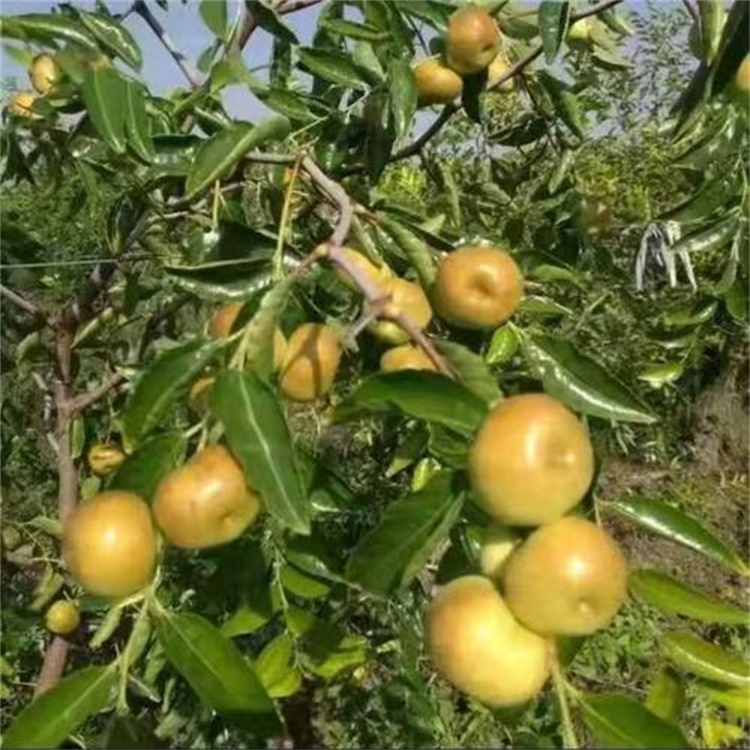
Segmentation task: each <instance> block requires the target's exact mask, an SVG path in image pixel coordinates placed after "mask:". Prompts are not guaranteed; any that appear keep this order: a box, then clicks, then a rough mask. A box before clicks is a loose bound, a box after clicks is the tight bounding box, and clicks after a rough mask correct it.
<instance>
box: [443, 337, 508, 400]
mask: <svg viewBox="0 0 750 750" xmlns="http://www.w3.org/2000/svg"><path fill="white" fill-rule="evenodd" d="M435 347H436V348H437V350H438V351H439V352H440V353H441V354H442V355H443V356H444V357H445V358H446V359H447V360H448V362H449V363H450V365H451V367H452V369H453V370H454V372H455V373H456V374H457V375H458V379H459V381H460V382H461V383H462V384H463V385H465V386H466V387H467V388H468V389H469V390H470V391H471V392H472V393H475V394H476V395H477V396H479V398H481V399H482V401H484V402H486V403H487V405H488V406H491V405H492V404H494V403H495V401H497V400H498V399H500V398H502V395H503V394H502V393H501V392H500V388H499V386H498V384H497V378H496V377H495V376H494V375H493V374H492V372H491V371H490V368H489V367H488V366H487V363H486V362H485V361H484V360H483V359H482V358H481V357H480V356H479V355H478V354H474V352H472V351H471V349H468V348H467V347H465V346H462V345H461V344H456V343H455V342H453V341H443V340H442V339H438V340H436V341H435Z"/></svg>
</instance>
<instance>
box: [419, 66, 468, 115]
mask: <svg viewBox="0 0 750 750" xmlns="http://www.w3.org/2000/svg"><path fill="white" fill-rule="evenodd" d="M414 80H415V82H416V84H417V95H418V100H419V106H421V107H426V106H429V105H431V104H448V103H449V102H452V101H453V100H454V99H457V98H458V97H459V96H461V93H462V92H463V89H464V81H463V78H461V76H460V75H458V73H456V72H455V71H454V70H451V68H449V67H448V66H447V65H445V64H443V62H442V61H440V60H438V59H437V58H434V57H430V58H428V59H427V60H422V61H421V62H419V63H417V65H416V66H415V67H414Z"/></svg>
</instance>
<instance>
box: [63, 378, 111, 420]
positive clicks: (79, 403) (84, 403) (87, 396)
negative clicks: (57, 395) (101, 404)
mask: <svg viewBox="0 0 750 750" xmlns="http://www.w3.org/2000/svg"><path fill="white" fill-rule="evenodd" d="M124 382H125V376H124V375H121V374H120V373H118V372H116V373H113V374H112V375H110V376H109V377H108V378H106V379H105V380H104V381H103V382H102V383H101V384H100V385H98V386H97V387H96V388H94V389H93V390H91V391H89V392H88V393H81V394H80V395H79V396H75V397H74V398H72V399H71V400H70V401H69V402H68V404H67V408H68V409H69V410H70V411H71V412H72V413H73V414H77V413H78V412H80V411H83V410H84V409H86V408H87V407H89V406H91V405H92V404H94V403H96V402H97V401H98V400H99V399H100V398H102V397H103V396H106V395H107V394H108V393H109V392H110V391H111V390H112V389H113V388H117V386H119V385H121V384H122V383H124Z"/></svg>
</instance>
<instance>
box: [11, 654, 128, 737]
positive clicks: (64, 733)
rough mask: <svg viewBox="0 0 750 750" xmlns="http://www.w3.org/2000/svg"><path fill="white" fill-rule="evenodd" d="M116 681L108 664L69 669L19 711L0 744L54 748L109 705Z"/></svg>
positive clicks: (115, 673) (115, 676) (115, 674)
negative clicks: (67, 673) (74, 669)
mask: <svg viewBox="0 0 750 750" xmlns="http://www.w3.org/2000/svg"><path fill="white" fill-rule="evenodd" d="M116 681H117V671H116V670H115V669H114V668H113V666H112V665H110V666H107V667H85V668H84V669H81V670H79V671H77V672H73V673H72V674H70V675H68V676H67V677H65V678H64V679H63V680H62V681H61V682H59V683H58V684H57V686H56V687H54V688H53V689H52V690H50V691H49V692H47V693H44V694H43V695H41V696H39V697H38V698H36V700H34V701H33V702H32V703H30V704H29V705H28V706H27V707H26V708H25V709H24V710H23V711H21V713H20V714H19V715H18V716H17V717H16V720H15V721H14V722H13V723H12V724H11V725H10V727H9V728H8V729H7V730H6V731H5V733H4V734H3V747H4V748H26V747H28V748H39V747H58V746H59V745H61V744H62V743H63V742H64V741H65V740H66V739H67V738H68V736H69V735H71V734H72V733H73V732H75V731H76V730H77V729H78V728H79V727H80V726H81V725H82V724H83V723H84V722H85V721H86V719H88V718H89V717H90V716H93V715H94V714H98V713H100V712H101V711H104V710H105V709H106V708H107V707H108V706H109V703H110V695H111V692H112V690H113V688H114V686H115V683H116Z"/></svg>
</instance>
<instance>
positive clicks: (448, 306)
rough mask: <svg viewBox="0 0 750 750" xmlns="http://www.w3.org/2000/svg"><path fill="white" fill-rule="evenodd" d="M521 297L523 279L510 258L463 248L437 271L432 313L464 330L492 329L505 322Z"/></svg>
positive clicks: (477, 247)
mask: <svg viewBox="0 0 750 750" xmlns="http://www.w3.org/2000/svg"><path fill="white" fill-rule="evenodd" d="M522 297H523V276H522V275H521V271H520V270H519V268H518V266H517V265H516V262H515V261H514V260H513V258H512V257H511V256H510V255H509V254H508V253H506V252H505V250H500V249H499V248H496V247H488V246H484V245H467V246H465V247H461V248H459V249H458V250H454V251H453V252H452V253H450V255H448V256H447V257H446V258H445V259H444V260H443V261H442V262H441V263H440V266H439V268H438V272H437V275H436V277H435V283H434V285H433V287H432V299H433V302H434V304H435V310H436V311H437V313H438V315H440V317H441V318H443V319H445V320H446V321H448V322H449V323H453V324H454V325H457V326H463V327H465V328H494V327H496V326H499V325H500V324H501V323H503V322H504V321H506V320H507V319H508V318H509V317H510V316H511V315H512V314H513V313H514V312H515V310H516V308H517V307H518V305H519V303H520V302H521V298H522Z"/></svg>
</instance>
